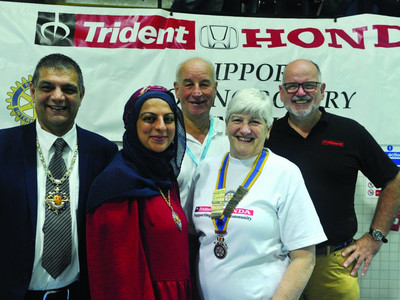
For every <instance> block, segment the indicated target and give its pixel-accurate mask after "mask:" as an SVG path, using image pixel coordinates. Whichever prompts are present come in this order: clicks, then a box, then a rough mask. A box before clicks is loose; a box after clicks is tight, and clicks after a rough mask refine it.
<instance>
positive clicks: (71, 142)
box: [36, 121, 77, 151]
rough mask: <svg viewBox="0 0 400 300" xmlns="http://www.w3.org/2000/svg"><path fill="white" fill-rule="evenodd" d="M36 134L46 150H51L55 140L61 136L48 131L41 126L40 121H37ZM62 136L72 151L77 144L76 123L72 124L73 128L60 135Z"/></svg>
mask: <svg viewBox="0 0 400 300" xmlns="http://www.w3.org/2000/svg"><path fill="white" fill-rule="evenodd" d="M36 134H37V137H38V139H39V141H40V146H41V148H42V149H43V150H44V151H49V150H50V148H51V147H52V146H53V144H54V142H55V140H56V139H57V138H59V136H56V135H54V134H52V133H50V132H48V131H45V130H43V129H42V127H40V124H39V122H38V121H36ZM60 137H61V138H63V139H64V141H65V142H66V143H67V145H68V147H69V149H70V150H71V151H72V149H74V147H75V145H76V137H77V133H76V124H75V123H74V125H73V126H72V128H71V129H70V130H69V131H68V132H67V133H66V134H64V135H63V136H60Z"/></svg>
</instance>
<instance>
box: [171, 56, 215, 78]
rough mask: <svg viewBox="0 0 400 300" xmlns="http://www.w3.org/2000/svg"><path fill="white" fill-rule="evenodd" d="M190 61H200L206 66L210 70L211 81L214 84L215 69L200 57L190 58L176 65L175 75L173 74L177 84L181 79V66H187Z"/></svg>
mask: <svg viewBox="0 0 400 300" xmlns="http://www.w3.org/2000/svg"><path fill="white" fill-rule="evenodd" d="M192 61H202V62H203V63H204V64H205V65H207V66H208V67H209V68H210V69H211V80H212V82H214V83H215V67H214V65H213V64H212V63H211V62H210V61H209V60H206V59H204V58H201V57H192V58H189V59H187V60H185V61H184V62H182V63H180V64H179V65H178V67H177V68H176V74H175V80H176V82H179V81H180V80H181V79H182V78H181V77H180V76H181V70H182V68H183V66H185V65H187V64H189V63H190V62H192Z"/></svg>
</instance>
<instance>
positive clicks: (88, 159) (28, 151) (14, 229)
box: [0, 122, 118, 300]
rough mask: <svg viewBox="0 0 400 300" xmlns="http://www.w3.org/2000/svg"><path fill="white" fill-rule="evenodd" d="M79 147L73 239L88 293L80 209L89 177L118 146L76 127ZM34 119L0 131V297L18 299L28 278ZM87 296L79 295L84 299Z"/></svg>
mask: <svg viewBox="0 0 400 300" xmlns="http://www.w3.org/2000/svg"><path fill="white" fill-rule="evenodd" d="M77 135H78V149H79V150H78V151H79V205H78V216H77V223H78V239H79V262H80V272H81V274H80V280H79V282H80V284H81V288H82V292H85V293H87V295H89V292H88V284H87V263H86V250H85V246H86V240H85V208H86V200H87V196H88V192H89V188H90V185H91V183H92V181H93V179H94V178H95V177H96V176H97V175H98V174H99V173H100V172H101V171H102V170H103V169H104V168H105V167H106V166H107V164H108V163H109V162H110V161H111V159H112V158H113V156H114V155H115V154H116V152H117V150H118V149H117V146H116V145H115V144H114V143H112V142H110V141H109V140H107V139H105V138H104V137H102V136H100V135H98V134H95V133H93V132H90V131H87V130H84V129H82V128H80V127H77ZM37 203H38V200H37V161H36V129H35V122H34V123H31V124H29V125H24V126H18V127H13V128H8V129H3V130H0V260H1V261H0V298H1V299H10V300H19V299H21V300H22V299H23V298H24V296H25V293H26V291H27V289H28V286H29V282H30V280H31V275H32V268H33V260H34V256H35V239H36V220H37ZM88 297H89V296H85V297H83V299H86V298H88Z"/></svg>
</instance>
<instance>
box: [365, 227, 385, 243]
mask: <svg viewBox="0 0 400 300" xmlns="http://www.w3.org/2000/svg"><path fill="white" fill-rule="evenodd" d="M369 234H370V235H371V236H372V238H373V239H374V241H381V242H382V243H387V242H388V240H387V238H386V237H385V236H384V235H383V233H382V231H380V230H379V229H372V228H371V229H370V230H369Z"/></svg>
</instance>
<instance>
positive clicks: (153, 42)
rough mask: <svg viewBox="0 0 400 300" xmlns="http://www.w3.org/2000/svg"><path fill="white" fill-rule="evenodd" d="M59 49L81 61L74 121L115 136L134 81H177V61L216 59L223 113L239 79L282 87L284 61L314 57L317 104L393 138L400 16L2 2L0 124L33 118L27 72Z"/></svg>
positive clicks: (388, 140)
mask: <svg viewBox="0 0 400 300" xmlns="http://www.w3.org/2000/svg"><path fill="white" fill-rule="evenodd" d="M54 52H60V53H63V54H66V55H68V56H70V57H72V58H73V59H75V60H76V61H77V62H78V64H79V65H80V66H81V68H82V71H83V76H84V80H85V86H86V94H85V98H84V99H83V102H82V106H81V108H80V111H79V114H78V117H77V123H78V124H79V125H80V126H82V127H84V128H86V129H89V130H92V131H95V132H98V133H100V134H102V135H104V136H106V137H108V138H109V139H111V140H114V141H121V138H122V133H123V125H122V111H123V107H124V104H125V102H126V101H127V99H128V98H129V96H130V95H131V94H132V93H133V92H134V91H135V90H136V89H138V88H140V87H142V86H145V85H149V84H159V85H163V86H166V87H167V88H171V89H172V88H173V82H174V79H175V72H176V67H177V65H178V64H179V63H181V62H182V61H184V60H186V59H187V58H190V57H194V56H200V57H203V58H206V59H208V60H210V61H211V62H212V63H213V64H214V65H215V68H216V73H217V80H218V82H219V83H218V91H219V93H218V98H217V99H216V101H215V107H214V108H213V110H212V112H213V114H214V115H218V116H223V115H224V111H225V106H226V103H227V101H229V99H230V98H231V96H232V94H233V93H234V92H235V91H236V90H238V89H241V88H245V87H256V88H259V89H262V90H265V91H266V92H268V93H269V95H270V97H271V99H273V100H274V104H275V108H274V116H275V117H281V116H283V115H284V114H285V111H286V110H285V109H284V108H283V107H282V103H281V101H280V99H279V95H278V86H279V83H280V81H281V79H282V71H283V68H284V66H285V65H286V64H287V63H288V62H290V61H292V60H294V59H297V58H308V59H311V60H313V61H315V62H316V63H317V64H319V66H320V68H321V71H322V79H323V81H324V82H325V83H326V84H327V88H326V95H325V99H324V100H323V101H322V103H321V105H322V106H324V107H325V108H326V109H327V111H330V112H332V113H335V114H338V115H342V116H346V117H350V118H353V119H355V120H357V121H358V122H359V123H361V124H362V125H364V126H365V127H366V128H367V129H368V130H369V132H370V133H371V134H372V135H373V136H374V137H375V138H376V140H377V141H378V142H379V143H381V144H399V141H400V130H399V128H400V121H399V119H400V118H399V117H400V105H399V104H398V103H397V102H396V101H398V99H397V98H398V95H399V91H398V90H397V89H398V88H399V78H400V18H394V17H386V16H380V15H358V16H352V17H345V18H339V19H337V20H333V19H275V18H274V19H269V18H255V17H253V18H250V17H227V16H207V15H194V14H181V13H174V14H173V15H170V13H169V12H167V11H164V10H158V9H151V10H150V9H126V8H96V7H76V6H56V5H40V4H27V3H13V2H4V1H2V2H0V74H1V76H0V78H1V80H0V128H6V127H11V126H16V125H17V124H24V123H28V122H31V121H32V119H33V118H34V117H35V115H34V112H33V108H32V104H31V98H30V95H29V89H28V87H29V80H30V79H31V75H32V74H33V70H34V67H35V65H36V63H37V62H38V61H39V59H40V58H41V57H43V56H45V55H47V54H50V53H54Z"/></svg>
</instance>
